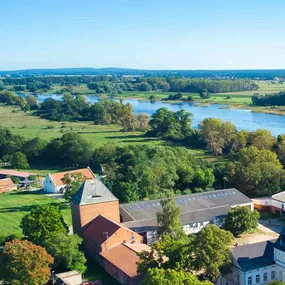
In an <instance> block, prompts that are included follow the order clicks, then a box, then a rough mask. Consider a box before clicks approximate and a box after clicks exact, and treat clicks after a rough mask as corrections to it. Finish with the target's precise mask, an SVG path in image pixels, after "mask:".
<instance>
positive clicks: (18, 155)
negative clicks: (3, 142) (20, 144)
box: [10, 152, 30, 169]
mask: <svg viewBox="0 0 285 285" xmlns="http://www.w3.org/2000/svg"><path fill="white" fill-rule="evenodd" d="M10 163H11V167H12V168H16V169H27V168H29V167H30V165H29V163H28V160H27V157H26V155H25V154H24V153H22V152H14V153H13V154H12V155H11V160H10Z"/></svg>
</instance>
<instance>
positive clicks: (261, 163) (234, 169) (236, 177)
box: [227, 146, 285, 196]
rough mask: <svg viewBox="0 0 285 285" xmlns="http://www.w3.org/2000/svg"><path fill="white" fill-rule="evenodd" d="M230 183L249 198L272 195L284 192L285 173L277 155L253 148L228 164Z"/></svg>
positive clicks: (242, 150) (244, 151)
mask: <svg viewBox="0 0 285 285" xmlns="http://www.w3.org/2000/svg"><path fill="white" fill-rule="evenodd" d="M227 172H228V181H229V183H230V184H231V185H233V186H234V187H236V188H237V189H241V190H242V192H243V193H246V194H247V195H249V196H253V195H258V196H265V195H272V194H275V193H278V192H280V191H283V190H284V185H285V171H284V169H283V167H282V165H281V163H280V161H279V160H278V157H277V155H276V153H274V152H272V151H270V150H267V149H261V150H259V149H258V148H256V147H254V146H251V147H247V148H243V149H241V150H240V151H239V153H238V154H237V156H235V157H233V159H232V161H231V162H230V163H229V164H228V170H227Z"/></svg>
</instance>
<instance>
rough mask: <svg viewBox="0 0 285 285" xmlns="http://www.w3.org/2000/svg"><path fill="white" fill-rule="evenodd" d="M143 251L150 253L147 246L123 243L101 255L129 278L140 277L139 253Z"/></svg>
mask: <svg viewBox="0 0 285 285" xmlns="http://www.w3.org/2000/svg"><path fill="white" fill-rule="evenodd" d="M141 251H150V247H149V246H148V245H146V244H131V243H121V244H118V245H116V246H114V247H111V248H109V249H107V250H105V251H103V252H101V253H100V255H101V256H102V257H104V258H105V259H106V260H108V261H109V262H110V263H112V264H113V265H115V266H116V267H117V268H119V269H120V270H121V271H123V272H124V273H126V274H127V275H128V276H130V277H135V276H137V275H138V273H137V262H138V261H139V257H138V255H137V252H141Z"/></svg>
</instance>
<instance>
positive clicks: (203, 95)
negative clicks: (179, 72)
mask: <svg viewBox="0 0 285 285" xmlns="http://www.w3.org/2000/svg"><path fill="white" fill-rule="evenodd" d="M199 94H200V97H201V98H202V99H208V98H210V94H209V93H208V90H207V89H202V90H201V91H200V93H199Z"/></svg>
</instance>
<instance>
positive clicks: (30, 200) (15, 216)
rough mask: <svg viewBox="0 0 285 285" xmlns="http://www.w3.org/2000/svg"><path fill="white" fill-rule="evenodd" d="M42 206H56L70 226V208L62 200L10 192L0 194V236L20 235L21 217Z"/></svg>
mask: <svg viewBox="0 0 285 285" xmlns="http://www.w3.org/2000/svg"><path fill="white" fill-rule="evenodd" d="M44 204H54V205H58V206H59V208H60V209H61V212H62V214H63V216H64V220H65V222H66V223H67V224H68V225H71V212H70V206H69V205H68V204H66V203H64V202H63V201H62V200H58V199H54V198H51V197H47V196H45V195H43V194H34V193H33V192H10V193H4V194H0V236H7V235H10V234H20V233H21V229H20V227H19V226H20V222H21V220H22V218H23V216H24V215H26V214H28V213H29V212H30V211H31V209H32V208H33V207H36V206H39V205H44Z"/></svg>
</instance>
